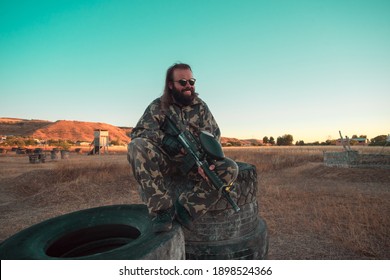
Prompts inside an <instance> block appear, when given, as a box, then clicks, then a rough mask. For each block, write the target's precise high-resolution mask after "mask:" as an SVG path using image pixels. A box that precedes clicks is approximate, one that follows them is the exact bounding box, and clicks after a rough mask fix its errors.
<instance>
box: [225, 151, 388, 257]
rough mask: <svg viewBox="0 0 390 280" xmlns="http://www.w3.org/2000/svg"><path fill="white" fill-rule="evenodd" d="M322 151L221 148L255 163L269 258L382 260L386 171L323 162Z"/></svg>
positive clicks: (385, 242) (385, 232)
mask: <svg viewBox="0 0 390 280" xmlns="http://www.w3.org/2000/svg"><path fill="white" fill-rule="evenodd" d="M328 149H329V148H328ZM333 149H340V148H336V147H335V148H333ZM376 150H377V148H376V149H367V148H365V149H363V151H361V152H366V153H370V152H372V153H376ZM323 151H324V148H320V149H315V148H309V149H308V148H306V149H305V148H304V149H302V148H290V149H288V148H271V149H269V148H261V149H247V150H246V151H245V150H243V149H240V150H237V149H232V150H227V151H226V154H227V155H228V156H229V157H231V158H233V159H235V160H238V161H246V162H250V163H252V164H254V165H255V166H256V168H257V171H258V177H259V186H260V190H259V202H260V215H261V216H262V217H264V218H265V220H266V221H267V223H268V227H269V231H270V253H269V258H270V259H388V258H389V257H390V241H389V237H390V215H389V213H390V188H389V187H390V172H389V170H384V169H348V168H331V167H325V166H324V165H323V164H322V161H323ZM388 151H389V150H387V152H388Z"/></svg>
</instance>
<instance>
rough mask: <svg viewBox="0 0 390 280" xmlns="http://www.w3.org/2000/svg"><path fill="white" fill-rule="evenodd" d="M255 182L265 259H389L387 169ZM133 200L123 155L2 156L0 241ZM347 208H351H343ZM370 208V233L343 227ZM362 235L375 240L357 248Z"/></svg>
mask: <svg viewBox="0 0 390 280" xmlns="http://www.w3.org/2000/svg"><path fill="white" fill-rule="evenodd" d="M75 166H76V167H77V168H75ZM77 170H78V171H77ZM77 172H79V173H77ZM258 177H259V179H258V180H259V194H258V196H259V197H258V201H259V204H260V215H261V216H262V217H263V218H264V219H265V220H266V222H267V224H268V227H269V236H270V239H269V242H270V245H269V259H276V260H277V259H389V258H390V253H389V252H390V243H389V238H386V235H387V237H390V230H389V228H390V222H389V218H388V216H390V215H389V214H390V171H389V170H383V169H377V170H376V169H342V168H329V167H325V166H324V165H323V164H322V163H321V162H308V163H305V164H302V165H299V166H295V167H291V168H285V169H283V170H276V171H270V172H263V173H261V174H260V173H259V174H258ZM351 193H352V194H353V195H350V194H351ZM329 197H332V199H329ZM360 198H362V200H361V201H359V199H360ZM363 198H364V199H363ZM131 203H141V201H140V198H139V196H138V191H137V186H136V183H135V181H134V179H133V178H132V176H131V171H130V167H129V166H128V164H127V160H126V155H124V154H117V155H105V156H85V155H76V154H72V155H71V156H70V158H69V159H68V160H57V161H54V160H50V159H49V160H47V161H46V162H45V163H40V164H30V163H29V161H28V157H27V156H25V155H19V156H10V155H0V213H1V217H0V241H3V240H5V239H6V238H8V237H10V236H11V235H13V234H15V233H17V232H19V231H20V230H22V229H24V228H26V227H29V226H31V225H33V224H36V223H38V222H40V221H43V220H46V219H48V218H51V217H55V216H58V215H61V214H65V213H69V212H73V211H76V210H81V209H86V208H91V207H98V206H103V205H113V204H131ZM347 204H348V205H352V206H349V207H344V206H345V205H347ZM354 204H356V205H355V206H356V207H355V206H353V205H354ZM344 208H345V209H346V212H345V213H346V214H345V213H344V212H343V211H344V210H345V209H344ZM367 208H372V209H374V210H375V211H376V212H375V213H371V212H370V213H368V214H367V215H368V216H367V217H366V218H365V219H366V220H370V219H371V221H372V223H374V224H373V225H361V227H370V231H364V234H362V233H359V223H371V222H370V221H368V222H366V221H365V220H364V221H360V220H359V221H357V228H354V227H352V229H351V226H350V225H345V227H344V225H343V224H349V223H351V219H352V220H353V219H354V218H351V217H353V215H359V216H365V214H364V213H365V212H367V211H366V210H365V209H367ZM351 209H352V210H351ZM353 209H354V210H353ZM354 211H356V212H357V213H353V212H354ZM377 212H379V214H378V213H377ZM370 215H371V216H370ZM339 216H340V217H339ZM378 216H379V217H378ZM381 216H382V217H381ZM372 218H374V220H373V219H372ZM377 223H378V224H380V223H382V225H377ZM383 223H385V224H384V225H383ZM355 231H356V232H355ZM376 231H378V233H377V234H376V233H375V232H376ZM351 232H352V233H351ZM362 232H363V231H362ZM343 235H345V236H343ZM366 235H374V237H373V238H371V237H370V240H368V241H367V242H366V241H364V242H362V244H358V243H359V242H357V241H356V240H359V238H361V239H367V236H366ZM377 235H378V236H377ZM383 235H385V238H383ZM348 240H350V241H348Z"/></svg>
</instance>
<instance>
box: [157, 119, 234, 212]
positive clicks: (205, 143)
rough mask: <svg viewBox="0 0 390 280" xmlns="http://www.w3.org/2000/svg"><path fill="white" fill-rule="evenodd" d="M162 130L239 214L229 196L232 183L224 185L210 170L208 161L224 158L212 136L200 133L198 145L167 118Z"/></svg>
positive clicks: (189, 134)
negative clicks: (176, 142)
mask: <svg viewBox="0 0 390 280" xmlns="http://www.w3.org/2000/svg"><path fill="white" fill-rule="evenodd" d="M163 130H164V131H165V132H166V133H168V134H170V135H172V136H174V137H176V139H177V140H178V141H179V143H180V144H181V145H182V146H183V148H184V150H185V151H186V153H187V156H190V157H191V158H192V159H193V160H194V161H195V164H196V165H197V166H198V167H200V168H202V169H203V171H204V174H205V175H206V177H207V178H208V180H209V182H211V184H212V185H213V186H214V187H215V188H216V189H217V190H218V191H220V192H221V193H222V195H223V196H224V198H225V199H226V200H227V201H228V202H229V204H230V205H231V206H232V207H233V209H234V211H235V212H239V211H240V208H239V207H238V205H237V204H236V203H235V202H234V201H233V199H232V198H231V196H230V191H231V190H232V185H233V182H231V183H230V184H229V185H225V184H224V182H223V181H222V180H221V179H220V178H219V177H218V175H217V174H216V173H215V172H214V171H213V170H210V165H209V163H208V159H211V160H223V159H224V158H225V155H224V154H223V151H222V147H221V145H220V143H219V142H218V141H217V140H216V139H215V137H214V135H212V134H211V133H209V132H207V131H202V132H201V133H200V135H199V142H200V143H199V142H198V141H197V140H196V139H195V137H194V136H193V135H192V134H191V133H190V132H189V131H184V132H183V131H181V130H180V129H179V128H178V127H177V126H176V124H175V123H174V122H173V121H172V120H171V119H170V118H169V117H168V116H166V117H165V122H164V124H163Z"/></svg>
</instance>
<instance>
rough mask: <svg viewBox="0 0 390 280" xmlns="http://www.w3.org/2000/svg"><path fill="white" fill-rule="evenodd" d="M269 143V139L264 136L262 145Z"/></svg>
mask: <svg viewBox="0 0 390 280" xmlns="http://www.w3.org/2000/svg"><path fill="white" fill-rule="evenodd" d="M268 143H269V139H268V137H267V136H264V137H263V144H268Z"/></svg>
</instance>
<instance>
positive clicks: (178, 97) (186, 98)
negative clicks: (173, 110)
mask: <svg viewBox="0 0 390 280" xmlns="http://www.w3.org/2000/svg"><path fill="white" fill-rule="evenodd" d="M188 90H191V95H184V93H183V92H184V91H188ZM172 95H173V98H174V100H175V101H176V103H179V104H180V105H183V106H188V105H191V104H192V101H193V100H194V98H195V96H196V94H195V91H194V89H189V88H185V89H183V90H181V91H180V90H177V89H176V88H175V87H173V88H172Z"/></svg>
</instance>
